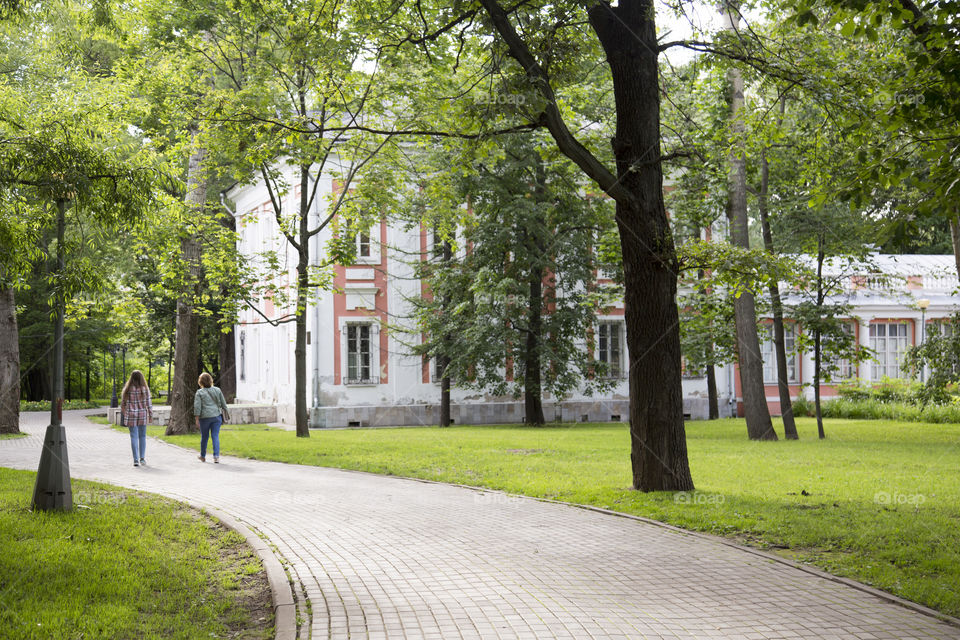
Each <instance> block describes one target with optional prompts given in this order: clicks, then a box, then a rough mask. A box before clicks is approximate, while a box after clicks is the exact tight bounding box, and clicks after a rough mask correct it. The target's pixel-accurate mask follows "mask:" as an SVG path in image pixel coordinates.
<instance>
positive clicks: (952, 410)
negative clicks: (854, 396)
mask: <svg viewBox="0 0 960 640" xmlns="http://www.w3.org/2000/svg"><path fill="white" fill-rule="evenodd" d="M821 409H822V412H823V417H825V418H852V419H855V420H898V421H901V422H935V423H940V424H942V423H960V403H958V402H956V401H954V402H953V403H951V404H942V405H936V404H929V405H927V406H926V407H924V406H922V405H918V404H910V403H908V402H879V401H877V400H851V399H849V398H842V397H841V398H837V399H836V400H830V401H828V402H824V403H823V404H822V406H821Z"/></svg>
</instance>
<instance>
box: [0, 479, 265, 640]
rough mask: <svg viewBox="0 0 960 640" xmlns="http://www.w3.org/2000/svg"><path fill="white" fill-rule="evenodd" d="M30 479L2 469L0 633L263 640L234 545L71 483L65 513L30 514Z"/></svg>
mask: <svg viewBox="0 0 960 640" xmlns="http://www.w3.org/2000/svg"><path fill="white" fill-rule="evenodd" d="M35 477H36V474H35V473H31V472H26V471H14V470H11V469H3V468H0V549H3V552H2V553H0V630H2V631H0V635H2V636H3V637H5V638H24V639H27V638H38V639H39V638H84V639H85V640H89V639H92V638H103V639H112V638H155V639H157V640H167V639H169V638H184V639H187V638H224V637H230V638H244V639H246V640H253V639H263V640H266V639H267V638H272V637H273V627H272V625H273V614H272V613H271V595H270V589H269V585H268V584H267V581H266V577H265V575H264V574H263V569H262V566H261V563H260V560H259V558H257V556H256V554H255V553H254V552H253V551H252V550H251V549H250V548H249V547H248V546H247V545H246V541H245V540H244V538H243V537H242V536H241V535H239V534H237V533H234V532H232V531H229V530H227V529H225V528H224V527H223V526H222V525H220V524H218V523H216V522H214V521H213V520H211V519H210V518H209V517H207V516H205V515H202V514H200V513H198V512H196V511H194V510H192V509H189V508H187V507H186V506H184V505H182V504H179V503H177V502H173V501H171V500H167V499H164V498H160V497H157V496H150V495H146V494H141V493H137V492H135V491H131V490H127V489H122V488H119V487H111V486H109V485H104V484H99V483H93V482H84V481H80V480H73V482H72V486H73V499H74V509H73V511H71V512H68V513H63V512H37V513H33V512H31V511H30V510H29V502H30V497H31V495H32V493H33V483H34V479H35Z"/></svg>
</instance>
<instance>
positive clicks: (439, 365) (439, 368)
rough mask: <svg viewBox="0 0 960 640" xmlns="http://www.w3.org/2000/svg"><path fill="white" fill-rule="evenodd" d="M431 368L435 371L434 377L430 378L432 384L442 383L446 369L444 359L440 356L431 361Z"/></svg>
mask: <svg viewBox="0 0 960 640" xmlns="http://www.w3.org/2000/svg"><path fill="white" fill-rule="evenodd" d="M430 365H431V368H432V369H433V375H432V376H431V377H430V381H431V382H440V381H442V380H443V372H444V370H445V369H446V365H445V363H444V360H443V358H441V357H440V356H434V357H433V358H432V359H431V363H430Z"/></svg>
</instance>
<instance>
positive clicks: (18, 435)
mask: <svg viewBox="0 0 960 640" xmlns="http://www.w3.org/2000/svg"><path fill="white" fill-rule="evenodd" d="M26 437H27V434H25V433H0V440H15V439H16V438H26Z"/></svg>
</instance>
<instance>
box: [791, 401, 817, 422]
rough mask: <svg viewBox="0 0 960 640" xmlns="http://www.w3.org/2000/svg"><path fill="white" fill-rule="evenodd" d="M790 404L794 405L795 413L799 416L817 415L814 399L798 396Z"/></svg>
mask: <svg viewBox="0 0 960 640" xmlns="http://www.w3.org/2000/svg"><path fill="white" fill-rule="evenodd" d="M790 404H791V406H792V407H793V415H794V416H796V417H798V418H800V417H803V416H814V415H816V410H815V407H814V406H813V400H808V399H807V398H806V397H805V396H800V397H798V398H797V399H796V400H794V401H793V402H792V403H790Z"/></svg>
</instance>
